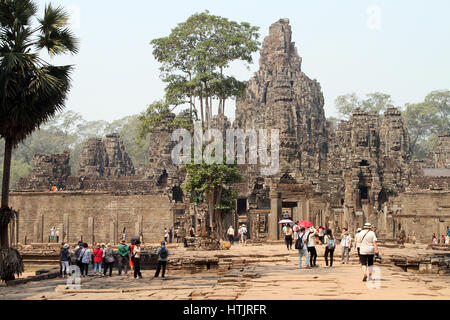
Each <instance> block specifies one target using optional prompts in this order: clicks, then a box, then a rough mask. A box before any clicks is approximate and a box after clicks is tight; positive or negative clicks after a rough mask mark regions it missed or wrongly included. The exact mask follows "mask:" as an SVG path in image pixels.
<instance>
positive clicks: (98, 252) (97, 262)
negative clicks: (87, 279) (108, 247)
mask: <svg viewBox="0 0 450 320" xmlns="http://www.w3.org/2000/svg"><path fill="white" fill-rule="evenodd" d="M102 263H103V250H102V248H101V247H100V243H97V245H96V248H95V250H94V274H95V275H97V268H98V275H100V276H103V273H102Z"/></svg>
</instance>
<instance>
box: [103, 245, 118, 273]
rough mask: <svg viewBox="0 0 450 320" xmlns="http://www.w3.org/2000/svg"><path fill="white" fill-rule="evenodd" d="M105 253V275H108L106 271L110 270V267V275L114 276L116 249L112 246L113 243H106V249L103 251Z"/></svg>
mask: <svg viewBox="0 0 450 320" xmlns="http://www.w3.org/2000/svg"><path fill="white" fill-rule="evenodd" d="M103 254H104V259H103V260H104V264H105V267H104V268H103V275H104V276H106V273H107V272H108V269H109V276H110V277H112V268H113V265H114V261H115V260H116V259H115V258H114V250H113V249H112V248H111V244H110V243H108V244H107V245H106V248H105V251H104V252H103Z"/></svg>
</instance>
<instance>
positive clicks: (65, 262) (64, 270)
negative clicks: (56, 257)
mask: <svg viewBox="0 0 450 320" xmlns="http://www.w3.org/2000/svg"><path fill="white" fill-rule="evenodd" d="M69 247H70V246H69V244H68V243H65V244H64V245H63V248H62V250H61V259H60V262H61V273H60V276H61V277H64V278H65V277H66V275H67V274H68V273H69Z"/></svg>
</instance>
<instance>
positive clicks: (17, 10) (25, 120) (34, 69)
mask: <svg viewBox="0 0 450 320" xmlns="http://www.w3.org/2000/svg"><path fill="white" fill-rule="evenodd" d="M37 11H38V7H37V5H36V4H35V3H34V1H31V0H4V1H2V2H0V137H2V138H4V139H5V153H4V164H3V182H2V200H1V208H0V218H1V219H0V240H1V248H2V249H1V253H0V260H1V261H0V268H1V270H0V276H1V278H2V279H3V280H10V279H14V274H15V273H20V272H21V271H22V270H23V265H22V264H21V259H20V254H19V253H18V252H17V251H15V250H13V249H10V248H9V239H8V223H9V221H10V220H11V219H12V218H14V216H15V211H14V210H12V209H11V208H9V206H8V204H9V203H8V195H9V182H10V169H11V156H12V150H13V148H14V147H15V146H17V145H18V144H19V143H20V142H21V141H23V140H24V139H25V138H26V137H27V136H29V135H30V134H31V133H32V132H33V131H34V130H35V129H36V128H38V127H39V126H40V125H41V124H43V123H45V122H46V121H47V120H49V119H50V118H51V117H52V116H54V115H55V113H57V112H58V111H60V110H62V109H63V108H64V106H65V100H66V98H67V94H68V92H69V89H70V80H71V79H70V74H71V71H72V66H68V65H66V66H55V65H52V64H49V63H47V62H46V61H44V60H43V59H42V58H41V57H40V55H39V53H40V52H41V50H43V49H45V50H46V51H47V52H48V54H49V55H50V56H54V55H58V54H66V53H72V54H75V53H77V52H78V40H77V39H76V38H75V37H74V35H73V33H72V32H71V30H70V29H69V28H68V20H69V15H68V14H67V13H66V12H65V11H64V9H63V8H61V7H56V8H55V7H53V6H52V5H51V4H48V5H46V7H45V11H44V16H43V17H42V18H39V17H37V16H36V14H37ZM33 19H36V20H37V21H36V26H33Z"/></svg>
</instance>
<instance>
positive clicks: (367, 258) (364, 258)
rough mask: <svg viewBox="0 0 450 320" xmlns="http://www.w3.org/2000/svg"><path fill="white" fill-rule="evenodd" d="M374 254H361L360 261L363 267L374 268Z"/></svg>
mask: <svg viewBox="0 0 450 320" xmlns="http://www.w3.org/2000/svg"><path fill="white" fill-rule="evenodd" d="M373 257H374V255H373V254H361V255H360V256H359V260H360V261H361V264H362V265H363V266H369V267H370V266H373Z"/></svg>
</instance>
